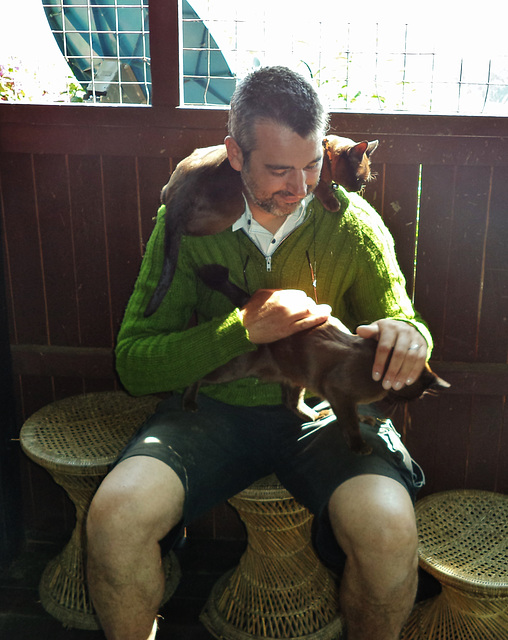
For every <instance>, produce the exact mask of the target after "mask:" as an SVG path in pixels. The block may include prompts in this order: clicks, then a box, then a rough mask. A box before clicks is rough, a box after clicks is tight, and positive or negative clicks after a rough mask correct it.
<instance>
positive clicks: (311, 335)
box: [183, 265, 450, 454]
mask: <svg viewBox="0 0 508 640" xmlns="http://www.w3.org/2000/svg"><path fill="white" fill-rule="evenodd" d="M199 275H200V277H201V278H202V280H203V281H204V282H205V283H206V284H207V285H208V286H209V287H211V288H212V289H215V290H217V291H220V292H221V293H223V294H224V295H226V296H227V297H228V298H229V299H230V300H231V302H232V303H233V304H234V305H235V306H238V307H241V306H243V305H244V304H245V303H246V302H247V300H248V299H249V296H248V295H247V294H246V293H245V292H244V291H243V290H242V289H240V288H239V287H237V286H236V285H235V284H233V283H232V282H230V280H229V279H228V275H229V272H228V269H227V268H226V267H223V266H220V265H206V266H205V267H202V268H201V269H200V271H199ZM376 346H377V342H376V341H375V340H365V339H364V338H360V337H359V336H357V335H353V334H351V333H350V332H349V331H348V329H347V328H346V327H345V326H344V325H343V324H342V323H341V322H340V320H338V319H337V318H334V317H330V318H329V319H328V321H327V322H325V323H324V324H322V325H320V326H318V327H314V328H312V329H307V330H304V331H300V332H298V333H295V334H293V335H291V336H288V337H287V338H283V339H281V340H277V341H276V342H271V343H268V344H260V345H258V348H257V350H256V351H251V352H249V353H245V354H243V355H241V356H238V357H236V358H233V359H232V360H231V361H230V362H228V363H227V364H225V365H222V366H221V367H219V368H217V369H215V371H212V372H211V373H209V374H208V375H206V376H205V377H204V378H203V379H202V380H201V381H199V382H197V383H195V384H194V385H192V386H190V387H189V388H188V389H187V390H186V391H185V393H184V397H183V406H184V408H185V409H188V410H195V409H196V408H197V405H196V396H197V392H198V389H199V386H200V384H201V383H202V382H205V383H220V382H229V381H232V380H238V379H240V378H247V377H252V376H253V377H256V378H260V379H262V380H265V381H269V382H278V383H280V384H281V385H282V391H283V400H284V402H285V404H286V406H288V407H289V408H291V409H292V410H293V411H295V412H296V413H297V414H298V415H300V416H301V417H303V418H306V419H310V420H315V419H316V418H317V417H318V415H317V414H316V412H315V411H314V410H313V409H311V408H310V407H308V406H307V405H306V404H305V402H304V393H305V390H306V389H307V390H309V391H311V392H312V393H314V394H315V395H316V396H318V397H320V398H323V399H326V400H327V401H328V402H329V403H330V406H331V408H332V410H333V412H334V414H335V416H336V419H337V420H336V424H337V425H338V426H339V427H341V428H342V429H343V430H344V434H345V436H346V439H347V441H348V442H349V445H350V447H351V449H352V450H353V451H355V452H357V453H361V454H367V453H370V447H368V446H367V444H366V443H365V441H364V440H363V438H362V436H361V434H360V429H359V425H358V415H357V411H356V405H357V404H367V403H370V402H375V401H378V400H381V399H382V398H384V397H385V396H387V395H388V396H389V398H390V399H391V400H393V401H394V402H407V401H408V400H412V399H416V398H419V397H421V396H422V395H423V394H424V393H425V392H426V391H428V390H430V389H444V388H447V387H449V386H450V385H449V384H448V383H447V382H445V381H444V380H441V378H438V376H436V375H435V374H434V373H433V372H432V371H431V369H430V367H429V366H428V365H426V367H425V369H424V370H423V372H422V374H421V375H420V377H419V378H418V380H416V381H415V382H414V383H413V384H411V385H409V386H406V387H403V388H402V389H401V390H400V391H395V390H390V391H388V392H387V391H385V389H383V387H382V385H381V383H380V382H375V381H374V380H373V379H372V376H371V372H372V366H373V363H374V355H375V352H376Z"/></svg>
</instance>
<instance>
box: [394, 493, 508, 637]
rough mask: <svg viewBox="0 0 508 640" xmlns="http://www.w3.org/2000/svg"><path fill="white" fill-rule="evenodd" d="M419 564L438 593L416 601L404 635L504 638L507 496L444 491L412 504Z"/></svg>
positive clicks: (507, 627)
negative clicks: (432, 579) (438, 588)
mask: <svg viewBox="0 0 508 640" xmlns="http://www.w3.org/2000/svg"><path fill="white" fill-rule="evenodd" d="M416 514H417V521H418V530H419V538H420V545H419V556H420V565H421V566H422V568H423V569H425V570H426V571H427V572H428V573H430V574H432V575H433V576H434V577H435V578H437V579H438V580H439V582H440V583H441V586H442V592H441V593H440V594H439V595H438V596H436V597H435V598H431V599H429V600H426V601H424V602H422V603H420V604H418V605H417V606H416V607H415V609H414V610H413V613H412V614H411V617H410V619H409V622H408V624H407V625H406V628H405V629H404V632H403V634H402V636H401V638H403V639H404V640H506V639H507V638H508V496H505V495H502V494H498V493H490V492H487V491H445V492H443V493H437V494H434V495H431V496H428V497H426V498H423V499H422V500H420V501H419V502H418V503H417V504H416Z"/></svg>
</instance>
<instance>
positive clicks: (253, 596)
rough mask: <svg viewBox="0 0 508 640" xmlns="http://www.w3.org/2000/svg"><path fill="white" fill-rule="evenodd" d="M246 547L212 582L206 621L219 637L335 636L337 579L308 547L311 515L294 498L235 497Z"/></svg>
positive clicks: (233, 501)
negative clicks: (234, 564) (230, 568)
mask: <svg viewBox="0 0 508 640" xmlns="http://www.w3.org/2000/svg"><path fill="white" fill-rule="evenodd" d="M230 502H231V504H232V505H233V506H234V507H235V508H236V509H237V511H238V513H239V515H240V517H241V519H242V520H243V522H244V523H245V526H246V528H247V535H248V546H247V549H246V551H245V553H244V554H243V556H242V558H241V559H240V563H239V565H238V567H237V568H236V569H234V570H233V571H232V572H230V573H228V574H226V575H225V576H223V577H222V578H221V579H220V580H219V581H218V582H217V584H216V585H215V586H214V589H213V591H212V593H211V594H210V597H209V599H208V602H207V605H206V606H205V609H204V610H203V613H202V616H201V620H202V622H203V623H204V624H205V626H206V627H207V628H208V630H209V631H210V632H211V633H212V634H213V635H215V636H216V637H220V638H224V639H226V640H229V639H231V640H238V639H244V638H245V639H247V638H252V637H255V638H266V639H270V638H299V639H300V638H308V639H309V640H310V639H313V638H314V639H315V640H317V639H318V638H319V640H332V639H333V640H337V638H338V637H339V634H340V630H341V628H342V625H341V621H340V617H339V613H338V611H339V596H338V589H337V586H336V585H335V581H334V579H333V577H332V576H331V574H330V573H329V571H328V570H327V569H326V568H325V567H324V566H323V565H322V564H321V562H320V561H319V558H318V557H317V555H316V553H315V552H314V549H313V547H312V544H311V536H310V529H311V523H312V516H311V514H310V513H309V512H308V511H307V510H306V509H304V508H303V507H302V506H301V505H299V504H298V503H297V502H296V501H295V500H294V499H293V498H291V497H290V498H288V499H283V500H269V501H256V500H248V499H243V498H242V497H241V495H240V496H236V497H235V498H232V499H231V500H230Z"/></svg>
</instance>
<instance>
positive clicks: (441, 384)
mask: <svg viewBox="0 0 508 640" xmlns="http://www.w3.org/2000/svg"><path fill="white" fill-rule="evenodd" d="M450 386H451V385H450V383H449V382H446V380H443V378H440V377H439V376H436V379H435V380H434V382H433V383H432V384H431V385H430V388H431V389H434V390H437V389H449V388H450Z"/></svg>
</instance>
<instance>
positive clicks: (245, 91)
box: [228, 67, 328, 159]
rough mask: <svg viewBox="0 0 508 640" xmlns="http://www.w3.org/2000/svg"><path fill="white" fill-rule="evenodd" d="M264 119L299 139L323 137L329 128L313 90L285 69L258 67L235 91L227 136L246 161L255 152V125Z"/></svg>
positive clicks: (326, 116)
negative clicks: (293, 133)
mask: <svg viewBox="0 0 508 640" xmlns="http://www.w3.org/2000/svg"><path fill="white" fill-rule="evenodd" d="M264 120H265V121H266V120H271V121H273V122H276V123H278V124H280V125H283V126H285V127H288V128H289V129H291V130H293V131H294V132H295V133H297V134H298V135H299V136H301V137H302V138H307V137H308V136H310V135H313V134H316V135H319V136H320V137H323V136H324V135H325V133H326V129H327V127H328V114H327V113H326V112H325V109H324V107H323V105H322V104H321V101H320V99H319V96H318V94H317V92H316V90H315V89H314V87H313V86H312V85H311V84H310V83H309V82H308V81H307V80H306V79H305V78H304V77H303V76H301V75H300V74H298V73H296V72H294V71H292V70H291V69H288V68H286V67H261V68H260V69H257V70H255V71H253V72H251V73H250V74H249V75H247V76H246V77H245V78H244V79H243V80H242V81H241V82H240V83H239V84H238V86H237V87H236V89H235V92H234V94H233V97H232V98H231V110H230V112H229V119H228V133H229V135H230V136H231V137H232V138H234V139H235V140H236V142H237V143H238V145H239V146H240V148H241V150H242V152H243V154H244V157H245V159H248V156H249V155H250V153H251V151H253V150H254V149H255V145H256V139H255V133H254V125H255V124H257V123H258V122H260V121H264Z"/></svg>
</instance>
